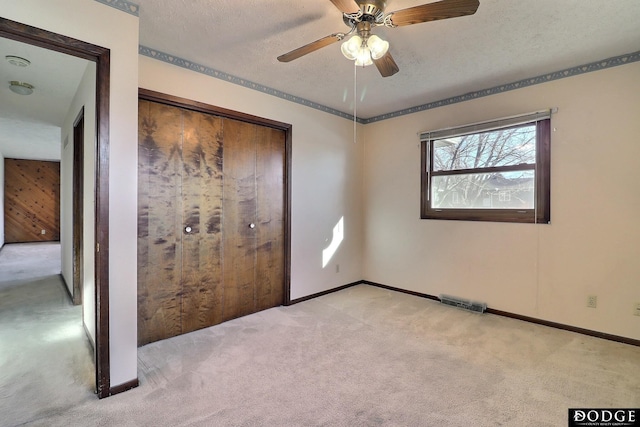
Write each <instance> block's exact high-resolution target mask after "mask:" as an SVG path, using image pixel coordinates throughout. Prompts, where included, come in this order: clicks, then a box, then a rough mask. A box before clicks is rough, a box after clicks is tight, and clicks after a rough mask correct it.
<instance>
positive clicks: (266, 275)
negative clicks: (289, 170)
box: [255, 127, 286, 311]
mask: <svg viewBox="0 0 640 427" xmlns="http://www.w3.org/2000/svg"><path fill="white" fill-rule="evenodd" d="M257 134H258V135H257V140H258V142H257V144H256V197H257V199H256V209H257V211H256V218H257V220H256V223H257V227H256V273H255V277H256V311H260V310H265V309H267V308H271V307H276V306H279V305H282V304H283V303H284V147H285V139H286V137H285V133H284V131H281V130H276V129H270V128H266V127H258V129H257Z"/></svg>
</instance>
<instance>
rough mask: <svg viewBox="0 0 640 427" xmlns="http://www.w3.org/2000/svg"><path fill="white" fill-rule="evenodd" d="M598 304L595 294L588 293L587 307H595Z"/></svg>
mask: <svg viewBox="0 0 640 427" xmlns="http://www.w3.org/2000/svg"><path fill="white" fill-rule="evenodd" d="M597 306H598V297H597V296H596V295H589V296H588V297H587V307H589V308H596V307H597Z"/></svg>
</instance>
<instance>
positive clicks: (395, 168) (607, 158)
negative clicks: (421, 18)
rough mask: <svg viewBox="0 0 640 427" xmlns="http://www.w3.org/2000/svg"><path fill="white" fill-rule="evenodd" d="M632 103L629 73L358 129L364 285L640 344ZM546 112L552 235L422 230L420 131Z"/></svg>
mask: <svg viewBox="0 0 640 427" xmlns="http://www.w3.org/2000/svg"><path fill="white" fill-rule="evenodd" d="M638 93H640V63H634V64H629V65H624V66H620V67H615V68H611V69H607V70H603V71H598V72H593V73H589V74H584V75H580V76H576V77H571V78H566V79H562V80H557V81H553V82H549V83H545V84H542V85H537V86H532V87H528V88H524V89H520V90H516V91H511V92H506V93H502V94H499V95H494V96H490V97H485V98H480V99H476V100H473V101H468V102H464V103H459V104H454V105H450V106H446V107H442V108H438V109H433V110H428V111H424V112H420V113H416V114H412V115H407V116H402V117H399V118H396V119H392V120H386V121H382V122H378V123H373V124H370V125H367V126H366V127H365V135H366V144H365V165H364V168H365V183H366V184H365V187H364V209H363V211H364V213H365V214H364V215H365V231H364V234H365V239H364V249H363V251H364V254H363V257H364V278H365V279H367V280H370V281H373V282H379V283H383V284H387V285H391V286H396V287H399V288H403V289H408V290H412V291H417V292H422V293H427V294H431V295H438V294H441V293H446V294H451V295H455V296H460V297H465V298H471V299H477V300H480V301H485V302H487V304H488V306H489V307H491V308H494V309H498V310H503V311H507V312H512V313H517V314H520V315H525V316H531V317H535V318H539V319H544V320H549V321H554V322H559V323H562V324H566V325H573V326H578V327H582V328H586V329H591V330H595V331H601V332H605V333H610V334H614V335H619V336H624V337H629V338H633V339H640V317H637V316H633V315H632V309H633V303H634V302H640V286H639V284H640V263H639V262H638V261H637V260H638V259H639V258H640V225H639V223H638V212H640V189H639V187H638V185H639V184H638V183H639V182H640V168H639V167H638V161H639V159H640V144H638V135H639V134H640V120H638V118H639V117H640V101H638ZM550 107H558V108H559V111H558V113H557V114H555V115H554V116H553V117H552V128H553V129H554V131H553V132H552V135H551V138H552V140H551V224H549V225H533V224H510V223H486V222H464V221H443V220H420V219H419V217H420V148H419V143H418V136H417V133H418V132H419V131H424V130H430V129H441V128H446V127H450V126H457V125H463V124H467V123H473V122H478V121H483V120H489V119H495V118H500V117H506V116H511V115H515V114H520V113H527V112H532V111H537V110H541V109H545V108H550ZM588 295H597V296H598V307H597V308H596V309H591V308H587V307H586V299H587V296H588Z"/></svg>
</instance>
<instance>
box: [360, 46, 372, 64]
mask: <svg viewBox="0 0 640 427" xmlns="http://www.w3.org/2000/svg"><path fill="white" fill-rule="evenodd" d="M371 64H373V61H372V60H371V51H370V50H369V48H368V47H366V46H364V47H361V48H360V49H359V50H358V56H357V57H356V65H357V66H358V67H366V66H367V65H371Z"/></svg>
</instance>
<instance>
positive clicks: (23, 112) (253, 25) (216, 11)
mask: <svg viewBox="0 0 640 427" xmlns="http://www.w3.org/2000/svg"><path fill="white" fill-rule="evenodd" d="M133 2H134V3H137V4H139V5H140V8H139V11H140V12H139V16H140V44H141V45H142V46H146V47H149V48H151V49H155V50H157V51H160V52H164V53H168V54H171V55H175V56H176V57H180V58H183V59H186V60H189V61H192V62H195V63H198V64H201V65H205V66H207V67H210V68H213V69H215V70H218V71H222V72H224V73H227V74H230V75H232V76H235V77H239V78H242V79H246V80H249V81H252V82H254V83H258V84H260V85H263V86H267V87H270V88H273V89H276V90H279V91H281V92H284V93H287V94H291V95H295V96H297V97H300V98H304V99H307V100H309V101H312V102H315V103H317V104H320V105H323V106H326V107H330V108H333V109H336V110H338V111H341V112H344V113H347V114H352V113H353V105H354V67H353V63H352V62H351V61H348V60H346V59H345V58H344V57H343V56H342V54H341V53H340V43H335V44H333V45H331V46H328V47H325V48H323V49H321V50H319V51H316V52H313V53H311V54H309V55H307V56H304V57H302V58H300V59H297V60H295V61H293V62H290V63H280V62H278V61H277V60H276V58H277V57H278V56H279V55H281V54H283V53H286V52H288V51H290V50H293V49H295V48H297V47H300V46H302V45H304V44H307V43H309V42H312V41H314V40H317V39H319V38H321V37H324V36H326V35H329V34H332V33H335V32H344V31H347V30H348V28H347V27H346V26H345V25H344V23H343V22H342V15H341V13H340V12H339V11H338V10H337V9H336V8H335V7H334V6H333V4H332V3H331V2H330V1H329V0H242V1H233V0H189V1H186V0H180V1H176V0H133ZM424 2H428V0H424V1H421V0H388V6H387V11H388V12H389V11H394V10H399V9H403V8H407V7H411V6H416V5H419V4H422V3H424ZM638 22H640V0H535V1H532V0H480V7H479V8H478V11H477V12H476V14H475V15H472V16H466V17H460V18H454V19H448V20H442V21H436V22H429V23H423V24H417V25H412V26H408V27H399V28H395V29H386V28H376V29H374V33H376V34H378V35H380V36H382V37H383V38H385V39H386V40H388V41H389V42H390V44H391V48H390V51H391V52H392V54H393V56H394V58H395V61H396V62H397V64H398V65H399V67H400V72H399V73H398V74H396V75H394V76H392V77H387V78H382V77H380V75H379V74H378V71H377V70H376V68H375V67H373V66H370V67H366V68H359V69H358V70H357V91H356V94H355V95H356V96H355V99H357V114H358V116H359V117H360V118H363V119H367V118H370V117H375V116H379V115H382V114H386V113H391V112H395V111H400V110H404V109H407V108H411V107H415V106H419V105H424V104H428V103H430V102H434V101H439V100H443V99H446V98H449V97H454V96H459V95H463V94H465V93H469V92H474V91H479V90H483V89H488V88H492V87H496V86H500V85H503V84H507V83H512V82H515V81H518V80H522V79H526V78H530V77H535V76H539V75H542V74H547V73H551V72H555V71H559V70H563V69H566V68H571V67H576V66H578V65H583V64H587V63H591V62H594V61H599V60H602V59H606V58H609V57H614V56H618V55H623V54H627V53H632V52H636V51H638V50H639V49H640V25H638ZM5 55H18V56H23V57H25V58H27V59H30V60H31V61H32V65H31V66H30V67H28V68H26V69H19V68H17V67H15V66H12V65H9V64H8V63H7V62H6V61H5V60H4V56H5ZM86 64H87V62H86V61H84V60H80V59H77V58H73V57H70V56H68V55H64V54H59V53H54V52H51V51H47V50H45V49H40V48H36V47H33V46H28V45H24V44H22V43H18V42H13V41H8V40H6V39H2V38H0V130H1V131H0V152H2V153H3V154H4V155H5V156H6V157H21V158H41V159H54V158H58V156H59V152H60V148H59V144H60V126H61V125H62V120H63V119H64V117H63V116H64V114H65V113H66V111H67V109H68V106H69V105H70V102H71V100H72V97H73V95H74V93H75V91H76V89H77V86H78V84H79V82H80V79H81V77H82V74H83V72H84V70H85V67H86ZM639 77H640V76H639ZM10 80H24V81H28V82H30V83H32V84H33V85H34V86H35V87H36V89H35V92H34V94H33V95H30V96H26V97H25V96H19V95H16V94H14V93H12V92H10V91H9V89H8V82H9V81H10ZM52 144H56V145H55V148H52V146H53V145H52Z"/></svg>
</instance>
